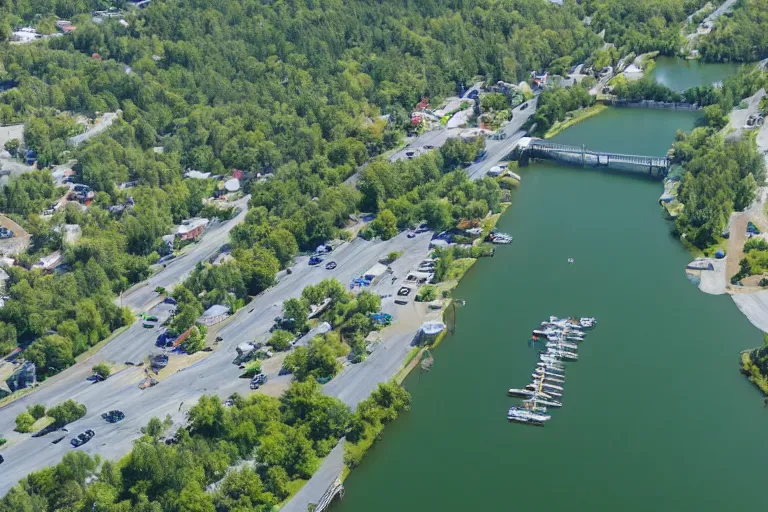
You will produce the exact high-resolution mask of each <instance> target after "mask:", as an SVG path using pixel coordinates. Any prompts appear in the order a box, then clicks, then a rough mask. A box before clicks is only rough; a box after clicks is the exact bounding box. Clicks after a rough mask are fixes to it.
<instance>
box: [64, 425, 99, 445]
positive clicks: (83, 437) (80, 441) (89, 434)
mask: <svg viewBox="0 0 768 512" xmlns="http://www.w3.org/2000/svg"><path fill="white" fill-rule="evenodd" d="M95 435H96V432H94V431H93V430H91V429H88V430H86V431H85V432H83V433H82V434H78V435H77V437H76V438H74V439H72V440H71V441H70V442H69V444H71V445H72V447H73V448H77V447H78V446H82V445H84V444H85V443H87V442H88V441H90V440H91V439H93V436H95Z"/></svg>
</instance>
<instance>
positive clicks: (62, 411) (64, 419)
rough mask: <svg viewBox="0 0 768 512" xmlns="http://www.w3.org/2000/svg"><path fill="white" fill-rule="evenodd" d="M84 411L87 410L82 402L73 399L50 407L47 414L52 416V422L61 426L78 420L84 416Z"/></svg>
mask: <svg viewBox="0 0 768 512" xmlns="http://www.w3.org/2000/svg"><path fill="white" fill-rule="evenodd" d="M86 412H88V409H87V408H86V407H85V406H84V405H83V404H79V403H77V402H75V401H74V400H67V401H66V402H64V403H61V404H59V405H57V406H56V407H51V408H50V409H49V410H48V416H50V417H51V418H53V422H54V424H55V425H56V426H57V427H63V426H64V425H66V424H67V423H72V422H73V421H75V420H79V419H80V418H82V417H83V416H85V413H86Z"/></svg>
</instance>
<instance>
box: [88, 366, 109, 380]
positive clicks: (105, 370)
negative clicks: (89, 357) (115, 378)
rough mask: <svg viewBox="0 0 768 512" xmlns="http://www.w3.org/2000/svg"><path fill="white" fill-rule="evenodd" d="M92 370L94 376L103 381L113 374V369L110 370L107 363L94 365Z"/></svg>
mask: <svg viewBox="0 0 768 512" xmlns="http://www.w3.org/2000/svg"><path fill="white" fill-rule="evenodd" d="M91 370H92V371H93V373H94V375H98V376H99V377H101V378H102V379H106V378H107V377H109V376H110V375H111V374H112V368H110V366H109V364H107V363H105V362H101V363H99V364H97V365H94V367H93V368H91Z"/></svg>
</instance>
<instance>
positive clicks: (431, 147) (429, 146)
mask: <svg viewBox="0 0 768 512" xmlns="http://www.w3.org/2000/svg"><path fill="white" fill-rule="evenodd" d="M424 149H435V146H433V145H432V144H424Z"/></svg>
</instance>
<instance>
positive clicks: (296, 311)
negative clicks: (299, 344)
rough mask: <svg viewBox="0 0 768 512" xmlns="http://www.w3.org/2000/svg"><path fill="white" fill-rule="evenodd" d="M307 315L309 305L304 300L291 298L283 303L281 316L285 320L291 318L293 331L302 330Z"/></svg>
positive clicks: (305, 323)
mask: <svg viewBox="0 0 768 512" xmlns="http://www.w3.org/2000/svg"><path fill="white" fill-rule="evenodd" d="M308 316H309V306H307V304H306V303H304V301H302V300H299V299H296V298H291V299H288V300H286V301H285V302H284V303H283V318H284V319H285V320H292V321H293V322H292V323H293V325H294V328H293V331H294V332H300V331H303V330H304V327H305V326H306V325H307V317H308Z"/></svg>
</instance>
